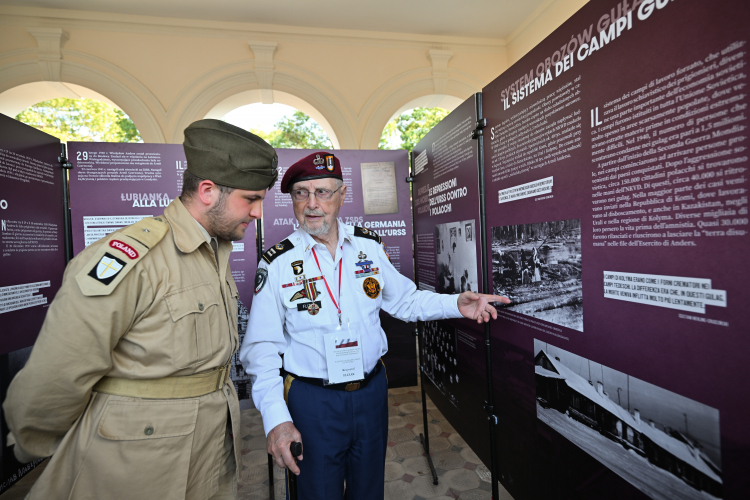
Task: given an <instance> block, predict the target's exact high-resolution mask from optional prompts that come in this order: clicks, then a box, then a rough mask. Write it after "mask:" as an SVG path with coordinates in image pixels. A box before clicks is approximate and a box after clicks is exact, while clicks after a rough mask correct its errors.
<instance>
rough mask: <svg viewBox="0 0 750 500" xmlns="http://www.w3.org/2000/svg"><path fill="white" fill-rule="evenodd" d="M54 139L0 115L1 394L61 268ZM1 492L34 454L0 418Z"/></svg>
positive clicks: (21, 360) (23, 356) (35, 331)
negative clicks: (14, 446) (18, 453)
mask: <svg viewBox="0 0 750 500" xmlns="http://www.w3.org/2000/svg"><path fill="white" fill-rule="evenodd" d="M59 156H61V150H60V140H59V139H57V138H56V137H52V136H51V135H48V134H45V133H44V132H40V131H39V130H37V129H35V128H33V127H29V126H28V125H25V124H23V123H20V122H18V121H16V120H14V119H12V118H9V117H7V116H5V115H0V247H2V259H1V260H0V262H1V264H0V398H2V399H3V400H5V395H6V393H7V390H8V386H9V385H10V381H11V380H12V379H13V377H14V376H15V375H16V373H18V371H19V370H20V369H21V368H22V367H23V365H24V364H25V363H26V360H27V359H28V358H29V355H30V354H31V346H32V345H34V341H35V340H36V338H37V336H38V335H39V329H40V328H41V326H42V323H43V322H44V318H45V316H46V313H47V307H49V304H50V303H51V302H52V299H54V298H55V294H57V291H58V289H59V288H60V285H61V283H62V275H63V270H64V269H65V253H64V247H65V243H66V239H65V231H64V226H65V223H64V212H65V208H64V202H63V179H64V175H65V174H64V171H63V169H62V167H61V166H60V163H59V162H58V160H57V158H58V157H59ZM0 433H1V434H2V437H1V438H0V439H1V440H2V451H0V461H1V463H0V493H2V492H4V491H5V490H7V489H8V488H9V487H10V486H12V485H13V484H14V483H16V482H17V481H18V480H19V479H21V478H22V477H23V476H24V475H26V473H28V472H29V471H30V470H32V469H33V468H34V467H35V466H36V465H37V463H39V462H40V461H41V460H36V461H34V462H32V463H30V464H21V463H19V462H18V461H17V460H16V459H15V457H14V456H13V451H12V450H11V449H10V448H8V443H7V435H8V426H7V424H6V423H5V418H4V417H3V418H2V425H1V426H0Z"/></svg>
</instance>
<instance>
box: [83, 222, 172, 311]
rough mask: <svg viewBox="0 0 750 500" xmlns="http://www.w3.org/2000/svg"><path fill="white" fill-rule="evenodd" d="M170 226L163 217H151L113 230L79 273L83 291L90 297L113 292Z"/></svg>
mask: <svg viewBox="0 0 750 500" xmlns="http://www.w3.org/2000/svg"><path fill="white" fill-rule="evenodd" d="M167 230H169V224H167V223H166V221H164V219H162V218H161V217H147V218H145V219H141V220H140V221H138V222H136V223H135V224H133V225H131V226H128V227H126V228H124V229H123V230H122V231H117V232H114V233H112V234H110V235H109V237H107V239H106V240H105V241H104V243H102V245H101V246H100V247H99V249H98V250H97V251H96V252H95V253H94V256H93V257H92V258H91V260H90V261H89V262H88V263H87V264H86V265H85V266H84V267H83V269H81V271H79V272H78V274H77V275H76V281H77V282H78V287H79V288H80V289H81V293H83V294H84V295H86V296H88V297H93V296H99V295H109V294H111V293H112V290H114V289H115V288H117V285H118V284H120V282H121V281H122V280H123V278H124V277H125V276H126V275H127V274H128V273H129V272H130V270H131V269H133V268H134V267H135V266H136V264H138V262H139V261H140V260H141V259H142V258H143V257H144V256H145V255H146V254H147V253H148V251H149V249H151V248H153V247H154V245H156V244H157V243H159V242H160V241H161V240H162V238H164V235H165V234H167Z"/></svg>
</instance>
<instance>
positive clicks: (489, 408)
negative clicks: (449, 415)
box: [471, 92, 499, 499]
mask: <svg viewBox="0 0 750 500" xmlns="http://www.w3.org/2000/svg"><path fill="white" fill-rule="evenodd" d="M474 102H475V105H476V110H477V123H476V128H475V129H474V131H473V132H472V133H471V138H472V139H476V141H477V159H478V163H479V231H480V241H481V242H482V243H483V244H482V249H481V251H482V257H481V259H482V293H486V294H488V293H490V284H489V279H488V278H487V274H488V272H489V270H488V266H489V261H488V260H487V207H486V200H485V186H484V137H483V134H482V129H483V128H484V127H486V126H487V120H486V119H485V118H484V117H483V116H482V94H481V92H480V93H477V94H474ZM484 349H485V353H486V363H487V401H485V402H484V409H485V411H486V412H487V420H488V422H489V426H490V478H491V481H492V498H494V499H497V498H498V496H499V489H498V487H497V476H498V474H497V469H498V464H497V460H498V457H497V415H496V414H495V406H494V403H493V389H492V350H491V342H490V324H489V323H485V324H484Z"/></svg>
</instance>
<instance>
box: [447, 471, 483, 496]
mask: <svg viewBox="0 0 750 500" xmlns="http://www.w3.org/2000/svg"><path fill="white" fill-rule="evenodd" d="M443 481H445V483H446V484H447V485H448V487H450V488H452V489H454V490H457V491H467V490H473V489H475V488H478V487H479V483H480V482H481V481H480V480H479V476H477V475H476V473H475V472H474V471H471V470H468V469H456V470H451V471H448V472H446V473H445V475H444V476H443Z"/></svg>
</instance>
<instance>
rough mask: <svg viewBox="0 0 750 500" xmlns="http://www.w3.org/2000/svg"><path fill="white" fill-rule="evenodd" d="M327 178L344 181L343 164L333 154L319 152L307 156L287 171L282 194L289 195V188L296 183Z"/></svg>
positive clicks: (282, 182)
mask: <svg viewBox="0 0 750 500" xmlns="http://www.w3.org/2000/svg"><path fill="white" fill-rule="evenodd" d="M326 177H333V178H335V179H341V180H342V181H343V180H344V176H343V175H342V173H341V163H340V162H339V159H338V158H336V157H335V156H334V155H333V153H328V152H326V151H318V152H317V153H313V154H311V155H308V156H305V157H304V158H302V159H301V160H299V161H298V162H297V163H295V164H294V165H292V166H291V167H289V168H288V169H287V171H286V172H285V173H284V177H283V178H282V179H281V192H282V193H288V192H289V188H290V187H291V186H292V185H293V184H294V183H295V182H299V181H309V180H311V179H324V178H326Z"/></svg>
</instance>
